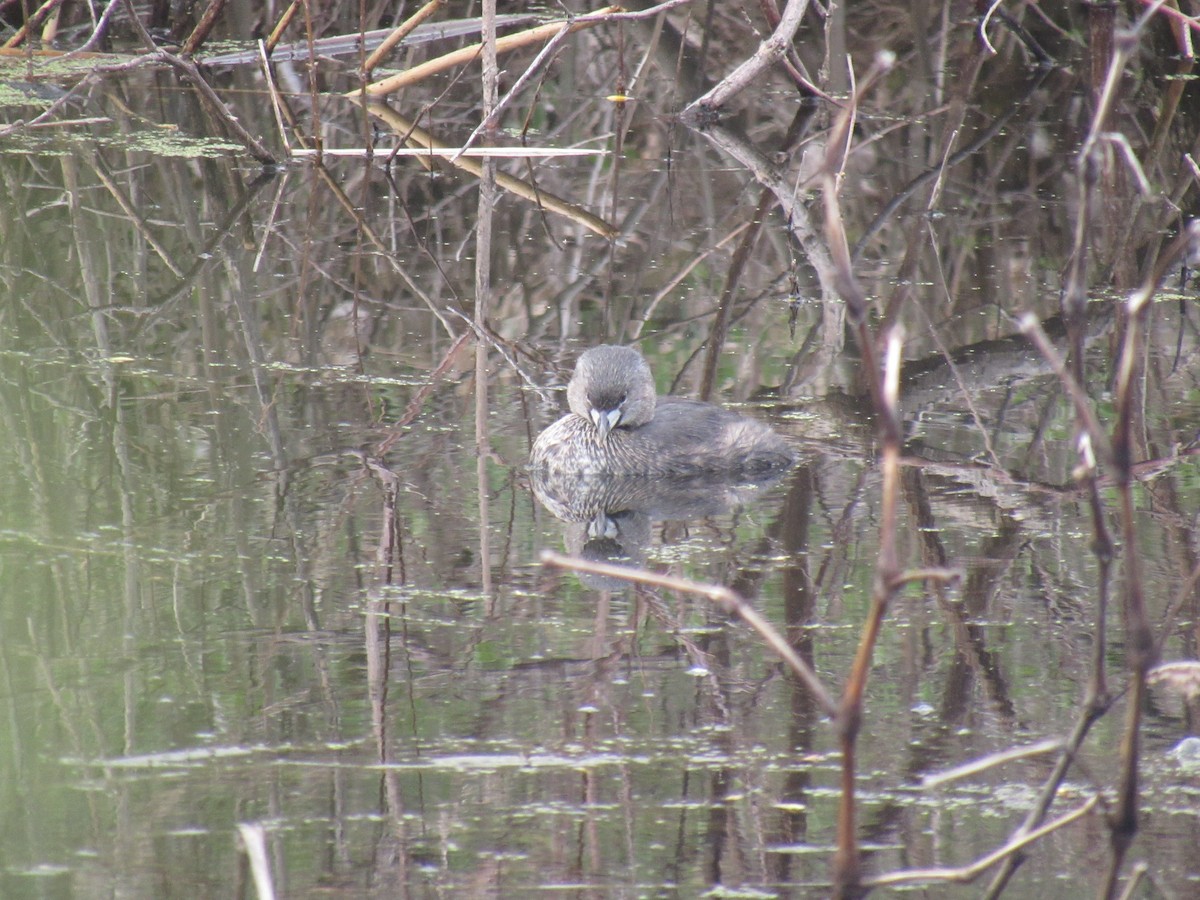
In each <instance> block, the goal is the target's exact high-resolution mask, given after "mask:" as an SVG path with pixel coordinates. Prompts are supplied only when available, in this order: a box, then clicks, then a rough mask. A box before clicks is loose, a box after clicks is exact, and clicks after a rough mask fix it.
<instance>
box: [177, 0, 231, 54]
mask: <svg viewBox="0 0 1200 900" xmlns="http://www.w3.org/2000/svg"><path fill="white" fill-rule="evenodd" d="M225 2H226V0H208V6H206V7H205V8H204V13H203V14H202V15H201V16H200V21H199V22H197V23H196V27H195V28H193V29H192V33H191V34H189V35H188V36H187V40H185V41H184V42H183V46H182V47H180V48H179V55H180V56H191V55H192V54H194V53H195V52H196V51H197V50H198V49H199V48H200V45H201V44H203V43H204V40H205V38H207V37H208V35H209V32H211V31H212V30H213V26H214V25H216V24H217V18H218V17H219V16H220V15H221V11H222V10H223V9H224V8H225Z"/></svg>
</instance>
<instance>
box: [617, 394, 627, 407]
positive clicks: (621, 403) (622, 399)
mask: <svg viewBox="0 0 1200 900" xmlns="http://www.w3.org/2000/svg"><path fill="white" fill-rule="evenodd" d="M627 396H628V395H627V394H622V395H621V399H620V400H619V401H617V406H624V405H625V398H626V397H627Z"/></svg>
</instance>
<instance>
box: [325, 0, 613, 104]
mask: <svg viewBox="0 0 1200 900" xmlns="http://www.w3.org/2000/svg"><path fill="white" fill-rule="evenodd" d="M620 11H621V8H620V7H619V6H609V7H606V8H605V9H603V10H600V12H599V13H596V14H593V15H592V16H589V17H588V18H587V19H586V20H584V21H580V20H573V19H565V20H558V21H555V22H548V23H547V24H545V25H539V26H538V27H537V28H530V29H529V30H528V31H521V32H518V33H517V34H509V35H505V36H504V37H502V38H497V39H496V53H497V54H500V53H508V52H509V51H511V50H518V49H520V48H521V47H527V46H529V45H530V44H539V43H541V42H542V41H545V40H549V39H550V38H552V37H554V35H556V34H557V33H558V32H559V31H560V30H561V29H562V28H563V27H564V26H567V27H569V28H570V30H571V31H577V30H579V29H582V28H588V27H590V26H592V25H596V24H599V22H601V21H603V19H600V18H595V16H599V15H603V14H607V13H616V12H620ZM580 18H581V19H582V17H580ZM482 50H483V45H482V44H470V45H468V46H466V47H461V48H459V49H458V50H454V51H452V52H450V53H446V54H443V55H442V56H439V57H437V58H436V59H431V60H428V61H427V62H423V63H421V64H420V65H419V66H413V67H412V68H411V69H408V70H406V71H404V72H400V73H399V74H397V75H392V76H391V77H389V78H385V79H383V80H382V81H376V82H373V83H371V84H368V85H364V86H363V87H362V88H359V89H357V90H353V91H348V92H347V93H346V94H345V96H346V97H350V98H355V97H359V96H361V95H363V94H366V95H367V96H368V97H373V98H378V97H383V96H386V95H387V94H391V93H394V92H396V91H398V90H400V89H401V88H404V87H408V86H409V85H412V84H417V83H418V82H420V81H424V80H425V79H426V78H428V77H430V76H431V75H436V74H438V73H439V72H444V71H446V70H447V69H452V68H454V67H455V66H458V65H462V64H463V63H468V62H471V61H472V60H473V59H475V58H476V57H478V56H479V55H480V53H481V52H482Z"/></svg>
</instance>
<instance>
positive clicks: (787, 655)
mask: <svg viewBox="0 0 1200 900" xmlns="http://www.w3.org/2000/svg"><path fill="white" fill-rule="evenodd" d="M541 560H542V562H543V563H544V564H545V565H548V566H558V567H559V568H561V569H570V570H571V571H574V572H589V573H591V574H593V575H604V576H606V577H608V578H623V579H625V580H626V581H631V582H633V583H634V584H648V585H652V586H654V587H661V588H666V589H667V590H671V591H681V592H683V593H686V594H697V595H699V596H701V597H706V598H708V599H709V600H712V601H713V602H715V603H719V604H721V606H723V607H724V608H725V609H726V610H728V611H729V612H731V613H734V614H735V615H737V616H738V617H739V618H740V619H741V620H742V621H743V622H745V623H746V624H747V625H749V626H750V627H751V628H753V629H754V631H755V632H757V633H758V635H759V637H761V638H762V639H763V640H764V641H766V643H767V646H769V647H770V648H771V649H772V650H773V651H774V652H775V653H776V655H778V656H779V658H780V659H782V660H783V661H784V662H785V663H786V664H787V666H788V668H789V669H791V670H792V673H793V674H795V676H796V677H797V678H798V679H799V680H800V682H801V683H802V684H803V685H804V686H805V688H807V689H808V691H809V693H811V694H812V696H813V699H815V700H816V701H817V704H818V705H819V706H820V707H821V711H822V712H824V713H825V715H827V716H829V717H831V718H832V717H834V716H836V715H837V713H838V704H837V701H836V700H834V698H833V695H832V694H830V693H829V691H828V690H826V688H825V685H823V684H822V683H821V679H820V677H819V676H818V675H817V673H816V672H814V671H813V670H812V667H811V666H809V665H808V663H806V662H805V661H804V660H803V659H801V658H800V656H799V655H797V653H796V651H795V650H793V649H792V646H791V644H789V643H788V642H787V641H786V640H785V639H784V637H783V635H781V634H780V633H779V632H778V631H776V630H775V628H774V626H772V625H771V623H770V622H768V621H767V620H766V619H764V618H763V617H762V616H761V615H760V614H759V612H758V610H756V609H755V608H754V607H753V606H751V605H750V604H749V603H747V602H746V601H745V600H744V599H742V597H740V596H739V595H738V594H737V593H735V592H734V591H732V590H730V589H729V588H727V587H725V586H724V585H720V584H702V583H700V582H698V581H690V580H688V579H686V578H676V577H675V576H673V575H660V574H659V573H657V572H649V571H646V570H645V569H634V568H630V567H628V566H614V565H612V564H611V563H601V562H593V561H592V560H585V559H576V558H574V557H571V556H563V555H562V554H559V553H554V552H552V551H550V550H543V551H542V555H541Z"/></svg>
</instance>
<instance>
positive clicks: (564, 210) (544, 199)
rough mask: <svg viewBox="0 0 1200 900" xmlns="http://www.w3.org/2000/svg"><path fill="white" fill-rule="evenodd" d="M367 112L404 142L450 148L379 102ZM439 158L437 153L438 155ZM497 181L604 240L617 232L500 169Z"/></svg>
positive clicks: (478, 169) (473, 167)
mask: <svg viewBox="0 0 1200 900" xmlns="http://www.w3.org/2000/svg"><path fill="white" fill-rule="evenodd" d="M349 99H351V100H355V101H357V100H358V97H357V95H355V96H351V97H350V98H349ZM366 110H367V112H369V113H371V114H372V115H373V116H376V117H378V118H379V119H381V120H383V122H384V123H385V124H386V125H387V126H388V127H389V128H391V129H392V130H393V131H394V132H395V133H396V134H398V135H400V136H401V137H403V138H404V139H405V140H406V141H408V142H410V143H413V144H416V145H417V146H421V147H425V148H427V149H439V150H449V149H451V148H449V147H448V146H447V145H446V144H443V143H442V142H441V141H437V140H434V138H433V137H432V136H431V135H430V134H429V132H427V131H425V130H424V129H422V128H419V127H417V126H416V125H415V124H413V123H412V122H410V121H409V120H408V119H406V118H405V117H404V116H402V115H400V114H399V113H398V112H396V111H395V110H394V109H392V108H391V107H389V106H386V105H384V104H382V103H379V102H369V103H367V105H366ZM439 158H440V156H439ZM453 165H454V166H455V167H457V168H459V169H462V170H463V171H464V172H470V173H471V174H472V175H474V176H476V177H479V176H480V175H481V174H482V172H483V167H482V165H481V164H480V163H479V161H477V160H473V159H470V158H467V157H462V158H460V159H458V160H457V161H454V162H453ZM496 184H497V185H499V186H500V187H502V188H504V189H505V190H506V191H510V192H511V193H514V194H516V195H517V196H518V197H522V198H524V199H526V200H529V201H530V202H532V203H535V204H537V205H538V206H539V207H541V208H544V209H548V210H550V211H551V212H555V213H558V214H559V215H563V216H566V217H567V218H569V219H571V220H572V221H574V222H578V223H579V224H580V225H582V226H583V227H584V228H587V229H588V230H589V231H592V232H595V233H596V234H598V235H600V236H601V237H603V238H605V239H606V240H612V239H613V238H615V237H616V236H617V234H618V230H617V229H616V228H615V227H614V226H612V225H610V224H608V223H607V222H605V221H604V220H603V219H601V218H600V217H599V216H595V215H592V214H591V213H590V212H588V211H586V210H584V209H581V208H580V207H578V206H576V205H575V204H574V203H571V202H569V201H567V200H564V199H562V198H561V197H558V196H556V195H554V194H549V193H547V192H545V191H542V190H538V189H537V188H535V187H533V186H532V185H530V184H528V183H527V182H524V181H522V180H521V179H519V178H514V177H513V176H512V175H506V174H504V173H503V172H497V173H496Z"/></svg>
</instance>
